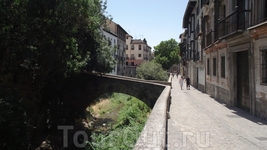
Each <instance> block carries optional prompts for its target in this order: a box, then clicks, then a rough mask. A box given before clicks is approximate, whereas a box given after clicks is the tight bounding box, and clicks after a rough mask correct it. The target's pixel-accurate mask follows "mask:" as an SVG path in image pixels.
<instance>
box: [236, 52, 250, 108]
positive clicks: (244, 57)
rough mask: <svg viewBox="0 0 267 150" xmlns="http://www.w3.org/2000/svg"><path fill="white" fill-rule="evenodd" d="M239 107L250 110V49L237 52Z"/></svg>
mask: <svg viewBox="0 0 267 150" xmlns="http://www.w3.org/2000/svg"><path fill="white" fill-rule="evenodd" d="M236 64H237V66H236V68H237V70H236V71H237V76H236V77H237V95H236V96H237V103H236V104H237V107H239V108H241V109H243V110H246V111H250V92H249V61H248V51H242V52H237V53H236Z"/></svg>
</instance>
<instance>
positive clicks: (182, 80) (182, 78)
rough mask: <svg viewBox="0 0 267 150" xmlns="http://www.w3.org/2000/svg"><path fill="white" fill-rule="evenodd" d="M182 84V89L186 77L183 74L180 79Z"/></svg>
mask: <svg viewBox="0 0 267 150" xmlns="http://www.w3.org/2000/svg"><path fill="white" fill-rule="evenodd" d="M179 83H180V86H181V90H182V89H183V84H184V77H183V76H181V78H180V80H179Z"/></svg>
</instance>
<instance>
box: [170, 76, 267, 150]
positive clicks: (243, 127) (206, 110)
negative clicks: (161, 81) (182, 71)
mask: <svg viewBox="0 0 267 150" xmlns="http://www.w3.org/2000/svg"><path fill="white" fill-rule="evenodd" d="M179 78H180V76H178V78H177V77H176V76H174V78H173V79H172V91H171V96H172V99H171V106H170V112H169V113H170V119H169V120H168V135H167V137H168V138H167V142H168V145H167V149H168V150H178V149H181V150H191V149H195V150H198V149H203V150H204V149H205V150H224V149H225V150H267V121H266V120H262V119H260V118H256V117H253V116H252V115H250V114H249V113H247V112H244V111H243V110H240V109H238V108H234V107H226V105H225V104H223V103H220V102H218V101H216V100H214V99H213V98H211V97H210V96H209V95H207V94H205V93H202V92H200V91H198V90H196V89H195V88H193V87H191V88H190V90H186V85H185V84H184V87H183V90H181V88H180V85H179V83H178V81H179V80H178V79H179Z"/></svg>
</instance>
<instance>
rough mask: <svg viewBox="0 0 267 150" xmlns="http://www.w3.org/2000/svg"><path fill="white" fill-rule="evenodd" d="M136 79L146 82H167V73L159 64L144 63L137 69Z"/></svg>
mask: <svg viewBox="0 0 267 150" xmlns="http://www.w3.org/2000/svg"><path fill="white" fill-rule="evenodd" d="M136 77H137V78H140V79H145V80H160V81H167V79H168V75H167V72H166V71H164V70H163V68H162V66H161V65H160V64H159V63H156V62H154V61H150V62H144V63H142V64H141V65H140V66H138V67H137V68H136Z"/></svg>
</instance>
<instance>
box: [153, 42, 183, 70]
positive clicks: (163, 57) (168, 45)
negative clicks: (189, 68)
mask: <svg viewBox="0 0 267 150" xmlns="http://www.w3.org/2000/svg"><path fill="white" fill-rule="evenodd" d="M154 49H155V51H154V54H155V60H156V62H157V63H159V64H161V65H162V67H163V69H165V70H168V69H169V68H170V67H171V66H172V65H174V64H177V63H178V62H179V61H180V57H179V55H178V54H179V52H180V48H179V44H178V42H176V41H175V39H173V38H171V39H170V40H167V41H161V42H160V44H159V45H157V46H155V47H154Z"/></svg>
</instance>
